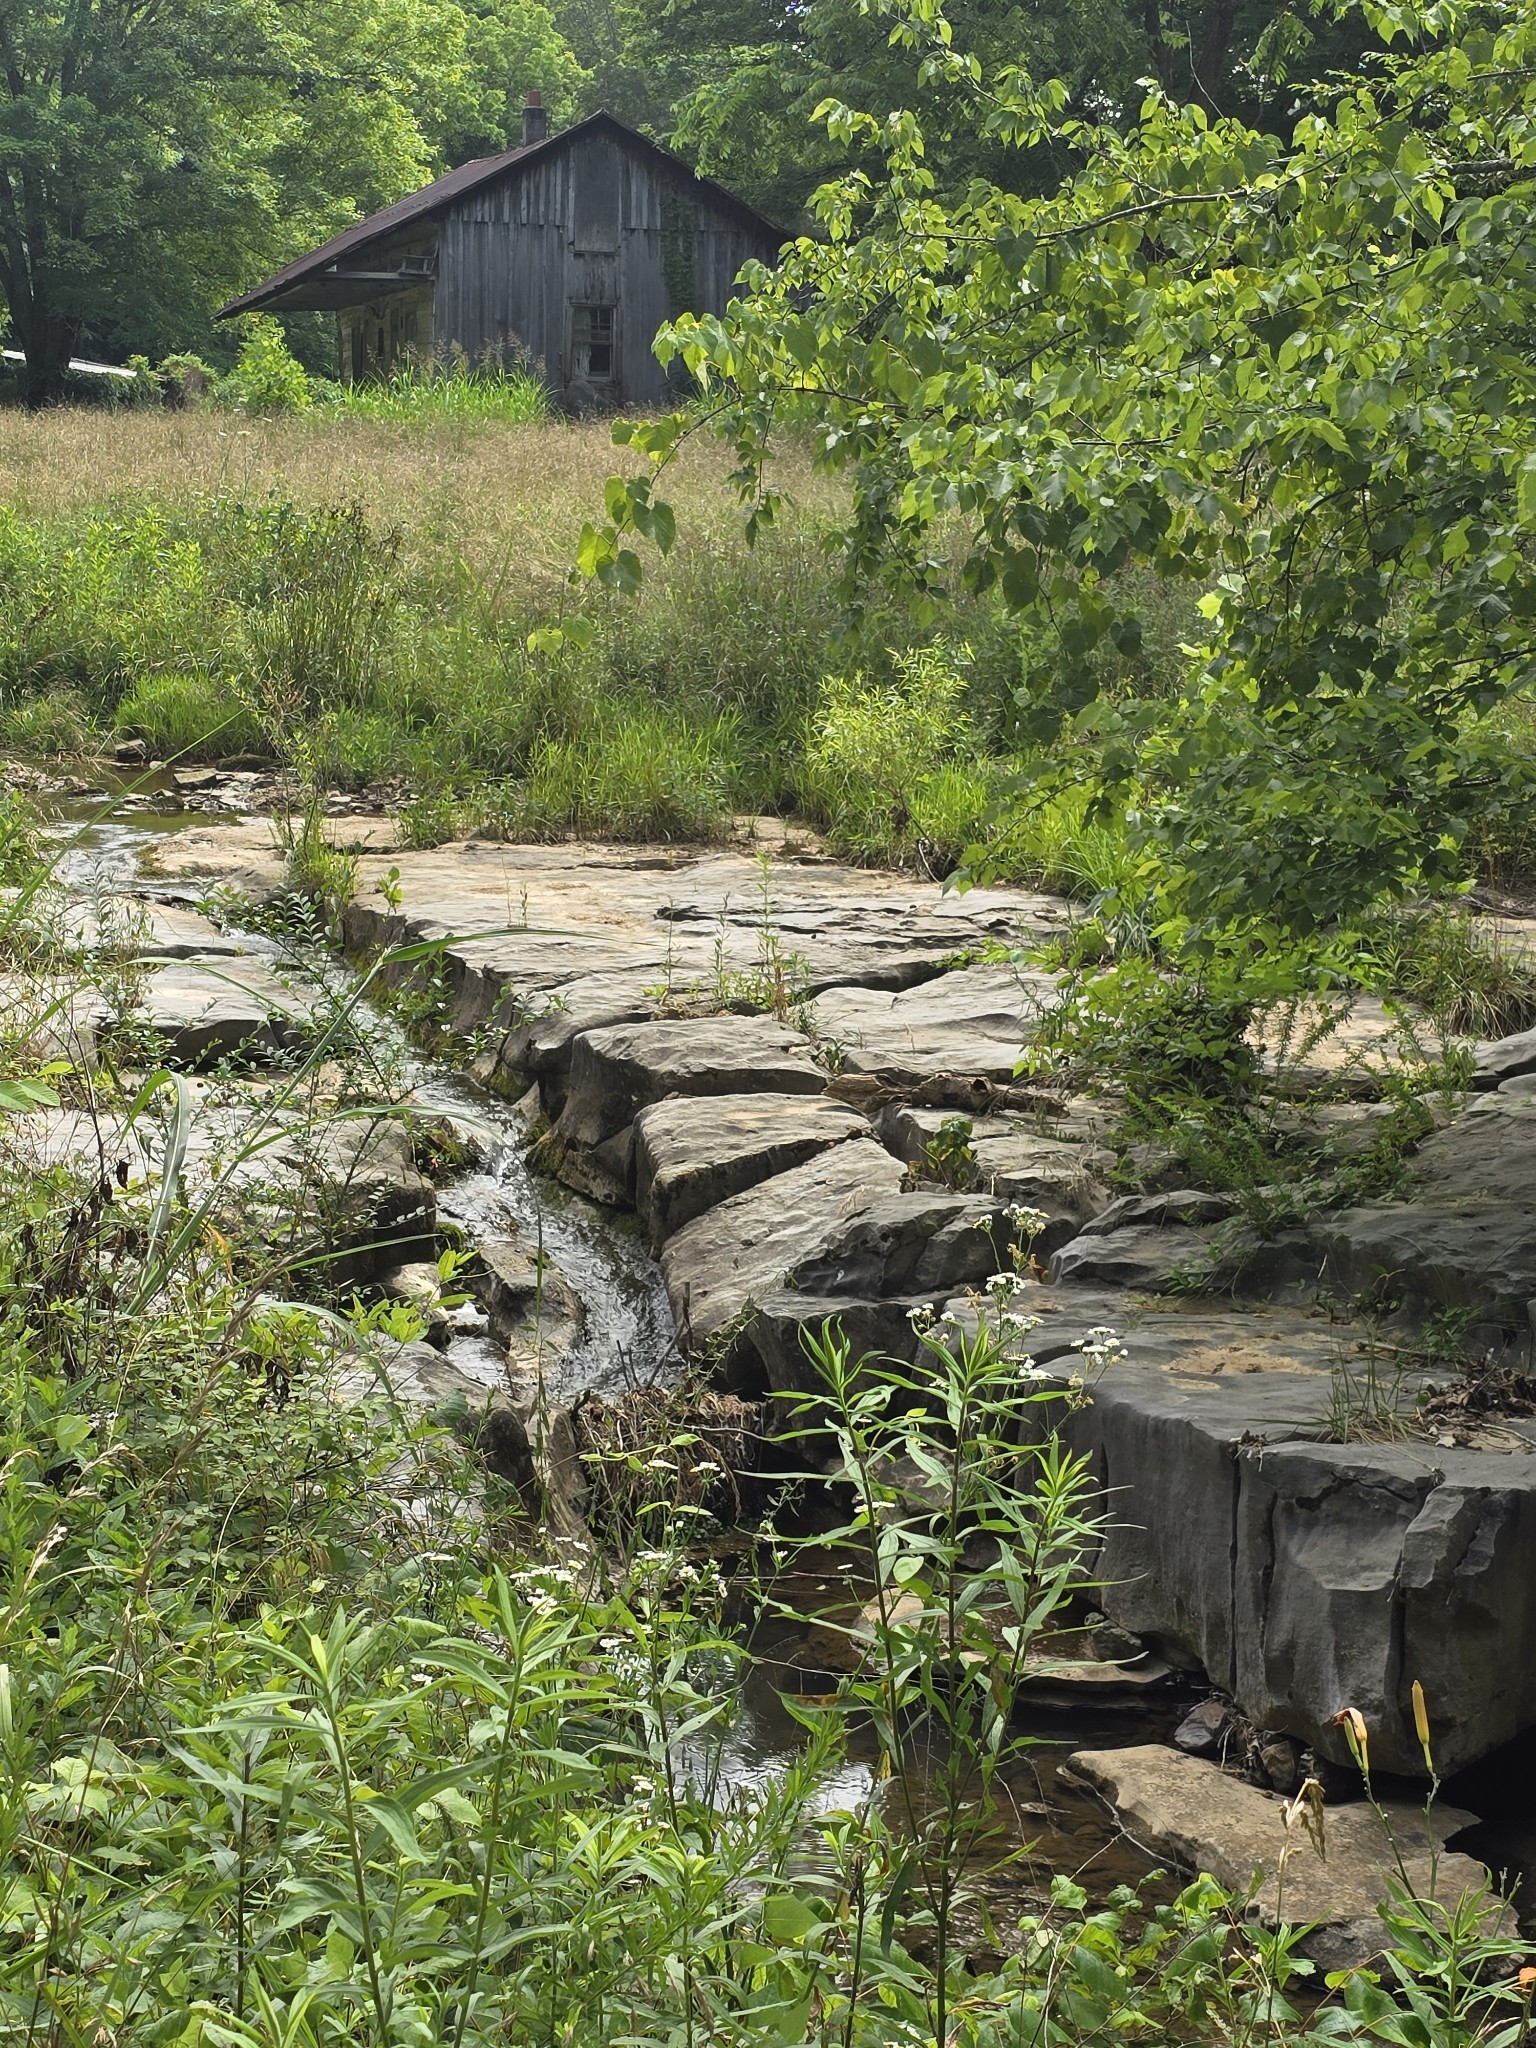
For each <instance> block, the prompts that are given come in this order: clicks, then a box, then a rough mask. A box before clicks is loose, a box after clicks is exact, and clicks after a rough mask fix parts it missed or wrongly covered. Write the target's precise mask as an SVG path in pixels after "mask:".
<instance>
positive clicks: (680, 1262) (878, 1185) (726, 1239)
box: [661, 1137, 901, 1351]
mask: <svg viewBox="0 0 1536 2048" xmlns="http://www.w3.org/2000/svg"><path fill="white" fill-rule="evenodd" d="M900 1185H901V1168H900V1166H898V1164H897V1163H896V1161H895V1160H894V1159H893V1158H892V1157H891V1155H890V1154H889V1152H887V1151H886V1150H885V1149H884V1147H883V1146H880V1145H877V1144H876V1143H875V1141H874V1140H873V1138H857V1137H856V1138H850V1139H848V1140H846V1142H844V1143H843V1144H841V1145H834V1146H832V1148H831V1149H830V1150H829V1151H826V1152H823V1153H821V1154H820V1155H819V1156H818V1157H817V1158H815V1159H810V1160H807V1162H806V1163H805V1165H804V1166H797V1167H794V1168H792V1169H791V1170H790V1171H789V1172H788V1173H779V1174H775V1175H774V1176H773V1178H772V1179H771V1180H765V1181H762V1182H760V1183H759V1184H758V1185H757V1186H756V1187H755V1188H750V1189H748V1190H747V1191H746V1192H745V1193H743V1194H739V1195H732V1196H731V1197H730V1198H729V1200H727V1201H724V1202H722V1203H720V1204H719V1206H718V1207H717V1208H714V1209H710V1210H707V1211H706V1212H705V1213H704V1215H702V1216H698V1217H695V1218H694V1220H693V1221H692V1222H691V1223H685V1224H684V1225H683V1227H682V1229H681V1230H679V1231H677V1232H675V1233H674V1235H673V1236H672V1237H671V1238H669V1239H668V1241H667V1244H666V1247H665V1249H664V1250H663V1252H662V1257H661V1266H662V1273H663V1275H664V1276H665V1279H666V1283H667V1292H668V1294H669V1296H670V1297H671V1301H672V1311H673V1314H674V1315H675V1316H676V1318H677V1326H678V1330H679V1333H680V1335H681V1336H682V1339H683V1341H684V1343H685V1345H686V1346H687V1347H688V1348H689V1349H690V1350H694V1351H699V1350H705V1349H709V1348H711V1347H713V1346H716V1345H717V1344H718V1343H719V1342H720V1341H721V1340H722V1339H725V1338H726V1337H727V1336H728V1334H729V1333H730V1332H731V1331H732V1328H733V1326H736V1325H740V1324H742V1323H743V1322H744V1321H745V1320H746V1319H748V1318H749V1317H750V1315H751V1313H752V1312H753V1311H754V1310H755V1308H756V1305H757V1304H758V1303H759V1302H761V1301H763V1300H765V1299H766V1298H767V1297H768V1296H769V1295H770V1294H775V1293H777V1292H779V1291H780V1290H781V1289H782V1288H783V1286H784V1285H785V1283H786V1281H787V1280H788V1278H789V1276H790V1274H791V1273H792V1272H794V1271H795V1269H796V1268H797V1267H798V1266H800V1265H802V1264H804V1263H805V1262H807V1261H808V1260H810V1259H811V1258H813V1257H814V1256H815V1255H816V1254H817V1253H818V1252H820V1251H822V1250H823V1249H824V1247H825V1246H826V1245H827V1244H828V1243H829V1242H830V1241H831V1240H832V1239H833V1238H834V1237H835V1236H836V1234H837V1233H838V1232H839V1231H840V1230H842V1229H844V1228H845V1227H846V1226H847V1224H848V1223H849V1222H850V1221H851V1220H852V1219H853V1218H854V1217H856V1216H858V1215H859V1214H861V1213H862V1212H863V1211H864V1210H865V1209H867V1208H869V1207H870V1206H871V1205H872V1204H873V1203H875V1202H876V1201H878V1200H880V1199H881V1197H882V1196H890V1195H895V1194H897V1193H898V1192H899V1189H900ZM730 1348H731V1349H733V1350H734V1348H735V1346H734V1344H733V1345H732V1346H731V1347H730Z"/></svg>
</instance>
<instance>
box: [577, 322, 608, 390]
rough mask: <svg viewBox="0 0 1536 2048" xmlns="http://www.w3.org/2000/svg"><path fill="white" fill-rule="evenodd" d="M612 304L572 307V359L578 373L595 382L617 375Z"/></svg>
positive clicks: (579, 375)
mask: <svg viewBox="0 0 1536 2048" xmlns="http://www.w3.org/2000/svg"><path fill="white" fill-rule="evenodd" d="M613 315H614V308H613V307H612V306H575V307H573V308H572V309H571V359H572V366H573V369H574V373H575V375H576V376H578V377H585V378H587V379H588V380H589V382H591V383H598V382H600V381H601V380H602V379H603V378H607V377H611V376H612V375H613Z"/></svg>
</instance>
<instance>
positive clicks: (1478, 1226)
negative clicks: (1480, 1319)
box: [1279, 1093, 1536, 1333]
mask: <svg viewBox="0 0 1536 2048" xmlns="http://www.w3.org/2000/svg"><path fill="white" fill-rule="evenodd" d="M1412 1176H1413V1178H1412V1184H1411V1186H1410V1189H1409V1190H1408V1192H1407V1193H1406V1195H1405V1198H1404V1199H1403V1200H1401V1201H1397V1202H1382V1203H1377V1204H1373V1205H1370V1206H1362V1207H1360V1208H1355V1209H1346V1210H1339V1211H1335V1212H1334V1213H1332V1214H1331V1215H1327V1216H1323V1217H1320V1218H1319V1219H1317V1221H1316V1222H1315V1223H1314V1224H1312V1225H1311V1226H1310V1228H1309V1229H1308V1230H1307V1231H1305V1232H1300V1233H1292V1234H1290V1235H1288V1236H1286V1237H1283V1238H1282V1239H1280V1240H1279V1250H1280V1252H1281V1254H1282V1256H1283V1257H1284V1258H1287V1259H1288V1260H1289V1268H1290V1269H1292V1270H1296V1271H1298V1272H1301V1273H1308V1272H1310V1273H1314V1274H1315V1273H1317V1272H1318V1271H1319V1269H1320V1270H1321V1272H1322V1275H1323V1277H1324V1278H1325V1279H1326V1280H1327V1282H1328V1283H1329V1284H1330V1285H1332V1286H1333V1287H1335V1288H1337V1289H1339V1290H1341V1291H1343V1292H1346V1293H1351V1294H1354V1293H1360V1292H1362V1291H1364V1290H1365V1289H1366V1288H1372V1289H1375V1290H1377V1291H1380V1292H1384V1293H1385V1294H1386V1295H1387V1296H1388V1297H1390V1298H1394V1299H1398V1300H1402V1301H1405V1302H1407V1303H1409V1304H1411V1305H1413V1306H1415V1307H1417V1308H1418V1309H1420V1310H1421V1311H1422V1310H1424V1309H1428V1308H1433V1307H1436V1306H1445V1307H1469V1308H1472V1309H1474V1310H1476V1311H1478V1312H1479V1313H1480V1314H1481V1315H1482V1316H1484V1317H1486V1318H1487V1320H1488V1321H1489V1322H1490V1323H1491V1324H1493V1325H1495V1326H1497V1327H1498V1328H1501V1329H1504V1330H1506V1331H1510V1332H1520V1333H1524V1332H1525V1331H1526V1330H1527V1329H1528V1327H1529V1321H1528V1309H1527V1304H1528V1303H1529V1302H1530V1301H1531V1300H1532V1299H1533V1298H1536V1098H1533V1097H1531V1096H1527V1095H1506V1094H1503V1093H1493V1094H1487V1095H1480V1096H1477V1097H1475V1098H1474V1099H1473V1101H1472V1102H1471V1104H1470V1106H1469V1107H1467V1108H1466V1109H1465V1110H1463V1112H1462V1113H1461V1114H1460V1115H1459V1116H1457V1117H1456V1118H1454V1120H1453V1121H1452V1122H1450V1123H1448V1124H1447V1125H1445V1127H1444V1128H1443V1129H1441V1130H1438V1131H1434V1132H1432V1133H1431V1134H1430V1135H1429V1136H1428V1137H1427V1138H1426V1139H1425V1140H1424V1142H1423V1143H1422V1144H1421V1145H1420V1147H1419V1149H1418V1151H1417V1153H1416V1154H1415V1155H1414V1158H1413V1160H1412ZM1283 1270H1286V1269H1285V1268H1284V1267H1282V1271H1283Z"/></svg>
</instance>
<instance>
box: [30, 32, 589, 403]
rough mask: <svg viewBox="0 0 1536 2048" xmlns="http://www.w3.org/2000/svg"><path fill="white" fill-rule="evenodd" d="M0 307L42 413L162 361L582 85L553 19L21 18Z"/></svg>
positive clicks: (561, 103) (563, 104) (567, 100)
mask: <svg viewBox="0 0 1536 2048" xmlns="http://www.w3.org/2000/svg"><path fill="white" fill-rule="evenodd" d="M0 56H3V60H4V61H3V65H0V291H3V293H4V298H5V303H6V306H7V307H8V309H9V312H10V319H11V327H12V332H13V334H14V337H15V343H16V345H17V346H18V347H20V348H21V349H22V350H23V351H24V352H25V354H26V358H27V381H26V394H27V396H28V398H29V400H31V401H32V402H34V403H35V402H39V401H42V400H46V399H51V398H54V397H57V396H58V395H59V393H60V391H61V389H62V380H63V370H64V365H65V363H66V362H67V360H68V358H69V356H70V354H71V353H72V352H74V351H76V350H77V349H78V348H79V347H80V346H81V344H82V343H84V342H89V343H90V345H92V346H94V347H96V348H98V349H102V350H112V351H116V352H118V353H120V354H125V353H127V352H129V351H131V350H135V349H137V350H141V351H143V352H145V353H148V354H153V355H161V354H164V353H165V352H166V351H167V350H168V349H171V348H185V347H187V346H188V345H190V344H194V343H196V342H198V341H200V340H201V339H202V337H203V335H204V333H205V331H206V328H207V323H208V319H209V316H210V314H211V312H212V310H213V308H214V307H215V306H216V305H217V304H218V302H219V301H220V300H221V299H222V298H225V297H229V296H231V295H232V294H233V293H234V292H235V291H236V290H237V289H241V288H244V287H245V286H247V285H249V284H250V283H251V281H252V279H253V277H255V276H259V275H260V274H261V273H262V271H263V270H265V269H267V268H271V267H275V265H276V263H277V262H279V261H282V260H285V259H286V258H287V257H288V256H290V255H292V254H294V253H296V252H297V251H298V250H300V249H303V248H305V247H306V246H309V245H312V244H313V243H314V242H316V241H319V240H322V239H323V238H324V237H325V236H326V235H328V234H330V233H332V232H334V230H335V229H337V228H338V227H341V226H344V225H345V224H346V223H347V222H348V221H349V220H351V219H354V218H355V217H356V215H357V214H358V213H359V212H360V211H367V210H368V209H369V208H371V207H374V206H378V205H382V204H383V203H384V202H385V201H386V200H389V199H393V198H395V197H396V196H397V195H398V194H399V193H400V192H402V191H405V190H409V188H410V187H411V186H412V185H413V184H417V183H419V182H421V181H422V180H423V179H424V178H425V177H427V176H429V175H430V174H431V173H432V171H433V170H435V169H436V168H437V167H438V166H439V165H440V164H441V162H442V161H443V160H444V159H445V158H451V159H453V160H460V159H461V158H462V157H464V156H467V155H471V154H474V153H475V152H476V151H479V150H483V149H485V148H488V147H492V148H494V147H504V146H505V143H506V141H507V139H508V134H509V130H508V122H509V120H513V121H515V120H516V119H517V113H516V107H517V104H518V103H519V102H520V100H521V97H522V94H523V92H524V91H525V90H526V88H527V87H528V86H531V85H538V86H540V87H542V89H543V90H544V91H545V93H546V94H547V95H548V96H549V97H550V99H551V101H552V102H553V104H554V106H555V108H556V110H557V112H559V111H561V110H564V109H567V108H569V106H570V105H571V103H572V99H573V96H574V94H575V93H576V91H577V90H578V88H579V86H580V84H581V81H582V76H583V74H582V72H581V70H580V67H579V66H578V65H577V63H576V62H575V59H574V58H573V57H572V55H571V52H570V49H569V46H568V45H567V44H566V42H565V40H564V38H563V37H561V36H560V34H559V33H558V31H557V30H556V28H555V26H554V23H553V21H552V19H551V17H550V15H549V13H548V11H547V9H546V8H544V7H543V6H542V5H541V4H539V0H512V4H507V5H502V6H499V7H496V8H489V7H485V8H480V7H475V6H472V5H460V4H459V0H378V4H372V0H370V4H369V5H367V6H363V7H347V8H340V9H338V8H334V7H327V6H324V5H310V4H300V5H297V6H293V7H285V8H282V9H279V10H273V9H271V8H269V7H265V6H262V5H259V4H256V0H233V4H231V5H212V4H208V0H169V4H167V5H165V6H145V5H142V4H140V0H106V4H103V5H100V6H93V7H76V6H69V5H64V4H62V0H38V4H33V5H28V6H26V7H22V8H8V9H6V10H5V14H4V19H3V21H0Z"/></svg>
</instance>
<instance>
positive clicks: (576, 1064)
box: [554, 1016, 826, 1202]
mask: <svg viewBox="0 0 1536 2048" xmlns="http://www.w3.org/2000/svg"><path fill="white" fill-rule="evenodd" d="M825 1085H826V1075H825V1073H824V1072H823V1071H822V1069H821V1068H820V1067H818V1066H817V1064H816V1062H815V1060H814V1059H813V1058H812V1057H811V1046H810V1041H809V1040H808V1039H807V1038H806V1037H805V1035H804V1033H803V1032H799V1031H792V1030H790V1029H789V1027H788V1026H787V1025H784V1024H779V1023H776V1022H775V1021H774V1019H772V1018H771V1017H732V1016H726V1017H699V1018H692V1017H678V1018H664V1019H661V1020H659V1021H658V1022H655V1023H648V1024H616V1025H610V1026H607V1027H606V1028H604V1029H602V1030H598V1031H587V1032H583V1033H582V1035H581V1036H580V1037H579V1038H578V1039H577V1040H576V1042H575V1045H574V1047H573V1048H572V1053H571V1072H570V1087H569V1091H568V1093H567V1096H566V1103H565V1108H564V1109H563V1110H562V1111H561V1113H560V1119H559V1122H558V1123H557V1124H556V1126H555V1130H554V1138H555V1145H556V1151H555V1155H554V1156H555V1158H556V1161H557V1164H558V1167H559V1171H560V1175H561V1178H562V1179H563V1180H565V1181H566V1182H567V1183H568V1184H569V1185H570V1186H572V1187H575V1188H577V1189H579V1190H580V1191H581V1192H582V1193H583V1194H590V1195H595V1196H596V1197H597V1198H598V1199H599V1200H602V1201H609V1202H622V1201H624V1200H626V1199H627V1198H628V1195H629V1191H630V1187H631V1185H632V1176H633V1168H632V1147H631V1132H630V1125H631V1123H632V1121H633V1119H634V1117H635V1114H636V1112H637V1111H638V1110H641V1109H643V1108H645V1107H646V1106H647V1105H648V1104H649V1103H653V1102H660V1101H661V1100H662V1099H663V1098H664V1097H666V1096H668V1095H691V1096H700V1095H702V1096H719V1095H736V1094H755V1093H772V1094H777V1095H819V1094H820V1093H821V1091H822V1089H823V1088H824V1087H825Z"/></svg>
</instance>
